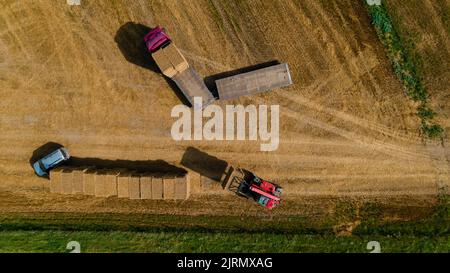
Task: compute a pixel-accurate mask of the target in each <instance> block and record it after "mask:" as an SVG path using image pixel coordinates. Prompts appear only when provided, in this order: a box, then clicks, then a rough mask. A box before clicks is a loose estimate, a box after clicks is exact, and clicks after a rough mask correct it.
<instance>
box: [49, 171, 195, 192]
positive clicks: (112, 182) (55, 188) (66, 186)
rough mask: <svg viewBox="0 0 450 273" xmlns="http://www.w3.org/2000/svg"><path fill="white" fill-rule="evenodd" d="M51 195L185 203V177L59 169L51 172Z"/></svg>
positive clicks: (187, 189) (186, 186) (131, 172)
mask: <svg viewBox="0 0 450 273" xmlns="http://www.w3.org/2000/svg"><path fill="white" fill-rule="evenodd" d="M50 192H51V193H62V194H84V195H90V196H96V197H111V196H117V197H119V198H128V199H146V200H163V199H164V200H185V199H188V198H189V195H190V183H189V179H188V176H180V177H173V176H164V175H163V174H156V173H136V172H134V171H129V170H124V169H120V170H112V169H95V168H92V167H77V168H69V167H61V168H57V169H54V170H52V171H51V173H50Z"/></svg>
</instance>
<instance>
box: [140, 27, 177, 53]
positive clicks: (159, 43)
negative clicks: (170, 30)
mask: <svg viewBox="0 0 450 273" xmlns="http://www.w3.org/2000/svg"><path fill="white" fill-rule="evenodd" d="M144 42H145V45H146V46H147V49H148V50H149V51H150V53H153V52H155V51H157V50H158V49H160V48H161V47H164V46H166V45H168V44H170V42H171V41H170V38H169V36H168V35H167V34H166V33H165V32H164V29H163V28H161V27H159V26H157V27H155V28H154V29H152V30H151V31H150V32H149V33H148V34H147V35H145V37H144Z"/></svg>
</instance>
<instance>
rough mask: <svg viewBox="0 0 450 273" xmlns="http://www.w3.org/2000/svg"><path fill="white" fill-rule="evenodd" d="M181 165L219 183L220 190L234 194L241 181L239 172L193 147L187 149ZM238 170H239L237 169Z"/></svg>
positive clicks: (223, 161)
mask: <svg viewBox="0 0 450 273" xmlns="http://www.w3.org/2000/svg"><path fill="white" fill-rule="evenodd" d="M181 165H182V166H184V167H186V168H189V169H191V170H192V171H194V172H196V173H198V174H200V175H201V176H203V177H206V178H207V179H209V180H211V181H214V182H217V183H220V185H221V186H222V189H224V190H230V191H232V192H235V193H237V192H236V190H237V188H238V186H239V184H240V182H241V181H242V178H243V177H241V175H239V171H238V170H236V169H235V168H234V167H232V166H231V165H229V164H228V162H226V161H225V160H222V159H219V158H217V157H215V156H212V155H209V154H207V153H205V152H202V151H200V150H199V149H196V148H194V147H188V148H187V149H186V152H185V153H184V154H183V157H182V159H181ZM239 170H240V169H239Z"/></svg>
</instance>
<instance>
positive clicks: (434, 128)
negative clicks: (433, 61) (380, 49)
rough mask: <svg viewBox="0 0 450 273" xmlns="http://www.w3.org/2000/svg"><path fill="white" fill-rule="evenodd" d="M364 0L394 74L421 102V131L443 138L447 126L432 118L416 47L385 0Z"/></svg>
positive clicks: (433, 113)
mask: <svg viewBox="0 0 450 273" xmlns="http://www.w3.org/2000/svg"><path fill="white" fill-rule="evenodd" d="M363 1H364V3H366V7H367V10H368V13H369V15H370V17H371V19H372V24H373V25H374V27H375V29H376V31H377V34H378V37H379V39H380V41H381V42H382V43H383V45H384V47H385V48H386V50H387V56H388V58H389V59H390V61H391V64H392V68H393V70H394V72H395V74H396V75H397V77H398V78H399V79H400V81H401V82H402V84H403V86H404V87H405V91H406V94H407V95H408V96H409V97H410V98H411V99H412V100H413V101H415V102H418V103H419V106H418V107H417V115H418V116H419V118H420V119H421V128H420V129H421V131H422V133H423V134H424V135H425V136H427V137H429V138H437V139H439V138H440V139H442V138H443V133H444V130H443V128H442V127H441V126H440V125H439V124H436V123H434V122H433V118H434V117H435V115H436V113H435V112H434V111H433V110H432V109H431V108H430V107H429V106H428V101H429V94H428V92H427V90H426V88H425V86H424V85H423V83H422V79H421V77H420V75H419V72H418V69H417V61H416V60H415V59H414V57H413V56H414V54H412V50H413V49H411V48H407V47H406V46H405V44H406V43H405V41H404V39H402V37H401V35H400V32H399V31H398V26H396V25H395V24H394V22H393V20H392V19H391V17H390V15H389V11H388V9H387V8H386V5H385V4H384V3H381V5H369V4H367V0H363ZM409 47H411V45H410V46H409Z"/></svg>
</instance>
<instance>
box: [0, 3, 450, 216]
mask: <svg viewBox="0 0 450 273" xmlns="http://www.w3.org/2000/svg"><path fill="white" fill-rule="evenodd" d="M401 2H403V3H407V4H405V8H404V10H403V8H399V12H398V13H399V14H400V16H401V12H406V13H409V11H408V6H411V8H417V9H419V10H421V11H423V10H426V11H427V12H435V11H436V9H437V7H436V5H437V4H430V3H431V2H432V1H425V2H427V3H426V4H424V5H425V6H424V7H415V6H414V5H415V4H413V3H412V2H410V1H401ZM440 2H442V4H443V5H447V7H448V1H440ZM0 3H1V9H0V128H1V134H0V182H1V183H0V192H1V195H0V203H1V205H0V211H2V212H89V213H94V212H140V213H146V212H147V213H171V214H177V213H179V214H220V215H228V214H229V215H246V214H255V215H257V214H260V213H262V211H263V210H264V208H262V207H258V205H257V204H255V203H252V202H250V201H247V200H244V199H240V198H238V197H236V196H233V195H232V194H230V193H229V192H227V191H224V190H222V189H221V186H220V184H219V183H215V182H214V179H204V178H203V177H202V176H208V175H205V174H202V173H198V171H196V170H194V169H192V168H187V167H186V166H185V165H183V164H181V161H182V158H183V157H185V158H186V157H187V158H188V160H189V155H186V152H187V151H189V150H192V149H195V150H197V151H199V152H201V153H204V154H206V155H209V156H212V157H215V158H217V159H220V160H221V161H224V162H227V163H228V164H230V165H232V166H238V167H241V168H245V169H248V170H251V171H253V172H254V173H255V174H258V175H259V176H260V177H263V178H265V179H268V180H270V181H274V182H276V183H277V184H279V185H281V186H282V187H283V188H284V199H285V200H286V202H285V203H284V204H282V205H281V206H280V207H278V208H276V209H274V210H273V213H275V214H281V215H283V214H301V213H308V212H305V211H301V210H299V209H298V208H299V207H298V206H297V205H296V204H297V203H301V202H312V201H311V200H313V199H314V198H315V197H316V196H317V197H323V196H331V197H333V198H336V197H339V198H340V197H342V198H345V197H355V198H361V199H362V200H364V199H365V198H381V199H382V200H385V201H386V200H390V199H395V198H400V197H401V198H402V200H406V201H404V202H408V200H410V202H415V201H414V200H416V199H415V198H416V197H419V196H429V197H430V198H431V199H433V198H435V197H436V196H438V195H441V194H448V184H449V181H450V179H449V177H450V164H449V158H450V150H449V148H448V147H447V145H448V138H446V139H444V140H443V141H442V142H441V141H431V140H427V139H424V138H423V137H422V136H421V135H420V133H419V127H420V121H419V119H418V118H417V116H416V114H415V111H416V108H415V105H414V104H413V103H412V102H410V101H409V100H408V99H407V98H406V97H405V94H404V92H403V87H402V85H401V83H400V81H399V80H398V79H397V78H396V76H395V74H394V73H393V72H392V69H391V65H390V62H389V60H388V59H387V57H386V53H385V49H384V47H383V45H382V44H381V43H380V42H379V40H378V37H377V34H376V32H375V30H374V29H373V27H372V26H371V24H370V19H369V17H368V15H367V12H366V9H365V7H364V5H363V3H362V1H351V0H339V1H329V0H322V1H312V0H309V1H294V0H286V1H263V0H260V1H256V0H249V1H207V0H194V1H189V3H187V2H185V1H175V0H168V1H145V0H136V1H119V0H115V1H106V0H104V1H93V0H90V1H89V0H83V1H82V5H81V6H69V5H67V4H66V3H65V1H50V0H40V1H9V0H0ZM429 5H434V6H433V8H432V9H428V6H429ZM413 6H414V7H413ZM417 16H423V17H424V18H428V17H429V15H428V14H427V13H424V14H417ZM417 16H414V18H416V17H417ZM411 18H412V17H411ZM441 24H442V22H433V25H432V26H433V27H434V28H436V31H435V33H434V32H433V33H430V34H429V35H433V37H434V39H435V41H436V42H435V43H436V44H438V45H439V46H438V47H439V49H440V50H442V51H443V52H444V51H445V52H444V53H442V55H437V56H441V57H440V58H444V59H445V62H446V63H447V64H448V62H450V61H449V60H450V59H449V55H448V54H449V51H448V50H449V47H450V43H449V39H450V38H449V32H448V28H447V30H445V26H443V25H441ZM157 25H161V26H164V27H165V28H166V30H167V32H168V34H169V35H170V36H171V38H172V40H173V41H175V42H176V44H177V47H178V48H179V49H180V50H181V52H182V53H183V54H184V55H185V57H186V58H187V60H188V62H189V63H190V65H191V66H193V67H194V68H195V69H196V70H197V71H198V72H199V74H200V75H201V76H203V77H210V76H213V75H216V74H220V73H223V72H227V71H232V70H236V69H240V68H243V67H248V66H252V65H257V64H260V63H265V62H269V61H273V60H278V61H280V62H285V63H288V64H289V68H290V72H291V76H292V80H293V83H294V84H293V85H291V86H289V87H287V88H284V89H279V90H275V91H272V92H268V93H264V94H258V95H255V96H251V97H241V98H239V99H235V100H231V101H218V102H217V104H218V105H220V106H221V107H223V108H224V107H225V105H226V104H244V105H247V104H255V105H259V104H265V105H280V144H279V148H278V149H277V150H276V151H272V152H261V151H260V142H259V141H248V140H243V141H206V140H203V141H174V140H173V139H172V137H171V134H170V130H171V126H172V124H173V122H174V121H175V119H174V118H172V117H171V109H172V107H174V106H175V105H177V104H180V103H181V101H180V98H179V97H178V96H177V94H176V92H175V91H174V89H173V85H172V84H170V82H169V81H168V80H167V79H165V78H164V77H163V76H162V75H161V73H160V71H159V70H158V68H157V66H156V65H155V63H154V62H153V61H152V60H151V57H150V54H149V53H147V52H146V50H145V47H144V45H143V42H142V39H143V36H144V35H145V34H146V32H147V31H148V30H149V28H152V27H155V26H157ZM447 27H448V25H447ZM423 39H426V37H423ZM427 43H428V42H424V44H423V46H424V47H426V46H429V45H428V44H427ZM425 49H426V48H425ZM441 71H442V73H441V75H442V76H441V77H440V78H439V80H438V81H434V80H433V74H432V73H429V74H427V75H425V76H426V77H425V79H426V81H427V82H428V83H429V85H430V89H431V91H430V93H431V95H432V97H433V98H434V101H435V103H436V104H439V105H440V108H439V111H438V112H439V118H440V119H441V120H442V121H443V122H442V123H443V124H447V127H448V115H449V114H450V109H449V107H448V101H449V100H448V91H449V90H448V87H449V84H448V83H449V77H448V65H443V66H442V68H441ZM47 142H55V143H59V144H62V145H64V146H65V147H66V148H68V150H69V151H70V153H71V155H72V157H73V158H74V160H76V159H77V158H78V160H80V161H82V159H83V158H84V159H89V160H90V161H91V162H87V163H86V162H81V163H83V164H85V165H87V166H95V161H96V160H97V161H98V162H105V161H107V162H109V163H111V165H113V167H114V168H121V167H126V168H130V167H132V165H133V162H139V164H140V166H144V167H143V168H145V166H147V165H145V163H146V162H148V166H150V167H149V168H151V169H152V170H153V171H156V172H161V171H162V172H164V169H165V170H167V169H171V170H174V172H178V171H180V169H181V170H183V169H185V170H186V171H188V172H189V175H190V179H191V180H190V183H191V185H192V188H191V192H190V194H191V198H190V199H189V200H187V201H164V200H159V201H147V200H122V199H118V198H115V197H109V198H98V197H90V196H76V195H75V196H66V195H59V194H56V193H51V192H50V183H49V180H47V179H42V178H39V177H37V176H36V175H35V174H34V172H33V169H32V168H31V167H30V162H29V161H30V157H31V156H32V154H33V151H34V150H35V149H37V148H38V147H40V146H41V145H43V144H45V143H47ZM198 160H200V159H198ZM114 162H115V163H114ZM193 162H194V163H193V164H194V165H195V162H196V161H195V160H194V161H193ZM113 163H114V164H113ZM116 163H117V164H116ZM119 163H120V164H119ZM122 163H123V164H122ZM105 164H106V163H105ZM198 164H201V163H198ZM106 167H107V166H106ZM100 168H105V166H100ZM161 169H163V170H161ZM200 169H201V168H200ZM146 171H147V170H146ZM130 180H131V179H130ZM130 183H131V182H130ZM130 185H131V184H130ZM158 190H160V191H161V190H162V189H159V188H158ZM130 192H131V189H130ZM130 198H132V196H130ZM305 200H306V201H305ZM327 209H328V208H327ZM311 213H312V212H311Z"/></svg>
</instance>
